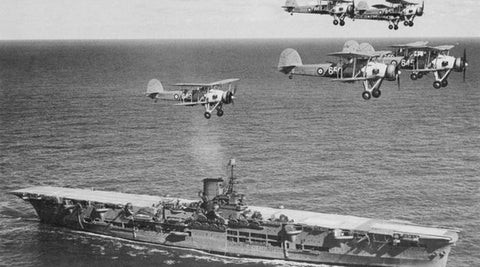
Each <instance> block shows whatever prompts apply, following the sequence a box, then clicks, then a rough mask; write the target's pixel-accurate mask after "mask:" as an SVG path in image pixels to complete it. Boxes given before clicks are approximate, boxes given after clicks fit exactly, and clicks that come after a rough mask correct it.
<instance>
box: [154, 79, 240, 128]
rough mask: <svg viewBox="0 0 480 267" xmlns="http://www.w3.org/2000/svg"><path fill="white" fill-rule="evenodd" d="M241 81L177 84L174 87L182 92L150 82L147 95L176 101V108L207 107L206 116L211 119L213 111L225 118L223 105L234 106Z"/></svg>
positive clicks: (155, 80)
mask: <svg viewBox="0 0 480 267" xmlns="http://www.w3.org/2000/svg"><path fill="white" fill-rule="evenodd" d="M237 81H239V79H226V80H221V81H217V82H213V83H177V84H174V85H173V86H177V87H180V88H181V90H174V91H166V90H165V89H164V88H163V85H162V83H161V82H160V81H159V80H157V79H152V80H150V81H149V82H148V86H147V92H146V95H147V96H148V97H149V98H151V99H154V100H155V102H157V101H158V100H159V99H160V100H167V101H176V102H177V103H176V104H175V105H176V106H197V105H202V106H204V107H205V113H204V116H205V118H207V119H210V117H211V116H212V112H213V111H215V110H216V111H217V116H219V117H221V116H223V105H226V104H233V102H234V99H235V96H234V95H235V93H236V91H237V88H238V84H237Z"/></svg>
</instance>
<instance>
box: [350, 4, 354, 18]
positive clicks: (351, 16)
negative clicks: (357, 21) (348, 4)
mask: <svg viewBox="0 0 480 267" xmlns="http://www.w3.org/2000/svg"><path fill="white" fill-rule="evenodd" d="M349 15H350V18H354V17H355V0H352V10H351V12H350V14H349Z"/></svg>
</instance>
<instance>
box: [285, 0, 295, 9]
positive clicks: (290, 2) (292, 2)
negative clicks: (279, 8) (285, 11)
mask: <svg viewBox="0 0 480 267" xmlns="http://www.w3.org/2000/svg"><path fill="white" fill-rule="evenodd" d="M297 6H298V5H297V1H296V0H287V1H286V2H285V7H297Z"/></svg>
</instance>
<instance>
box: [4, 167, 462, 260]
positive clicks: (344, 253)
mask: <svg viewBox="0 0 480 267" xmlns="http://www.w3.org/2000/svg"><path fill="white" fill-rule="evenodd" d="M233 168H234V161H230V162H229V165H228V166H227V170H228V172H227V173H228V175H227V179H225V180H224V179H222V178H207V179H203V191H201V192H199V196H200V200H187V199H179V198H172V197H157V196H149V195H137V194H125V193H118V192H107V191H94V190H89V189H73V188H62V187H50V186H38V187H31V188H25V189H20V190H15V191H13V192H11V193H12V194H14V195H17V196H18V197H20V198H22V199H23V200H25V201H28V202H30V203H31V204H32V206H33V207H34V208H35V211H36V212H37V214H38V216H39V218H40V220H41V222H43V223H47V224H52V225H56V226H60V227H67V228H72V229H75V230H81V231H86V232H92V233H97V234H101V235H105V236H111V237H116V238H123V239H129V240H135V241H140V242H148V243H151V244H161V245H166V246H173V247H182V248H191V249H197V250H201V251H206V252H210V253H213V254H220V255H228V256H234V257H250V258H267V259H282V260H287V261H299V262H309V263H322V264H332V265H336V266H337V265H345V266H415V267H418V266H424V267H426V266H428V267H441V266H446V265H447V258H448V255H449V253H450V249H451V247H452V246H453V245H454V244H455V243H456V241H457V240H458V230H456V229H449V228H437V227H426V226H420V225H416V224H413V223H409V222H403V221H402V222H398V221H389V220H376V219H369V218H362V217H357V216H348V215H336V214H324V213H317V212H311V211H299V210H290V209H284V208H269V207H258V206H253V205H247V203H246V202H245V198H244V195H243V194H239V193H238V192H237V191H236V190H235V184H236V178H235V177H234V175H233Z"/></svg>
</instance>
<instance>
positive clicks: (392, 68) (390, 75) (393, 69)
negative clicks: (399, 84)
mask: <svg viewBox="0 0 480 267" xmlns="http://www.w3.org/2000/svg"><path fill="white" fill-rule="evenodd" d="M397 74H398V68H397V65H394V64H388V65H387V68H386V69H385V79H387V80H388V81H395V80H396V79H397Z"/></svg>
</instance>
